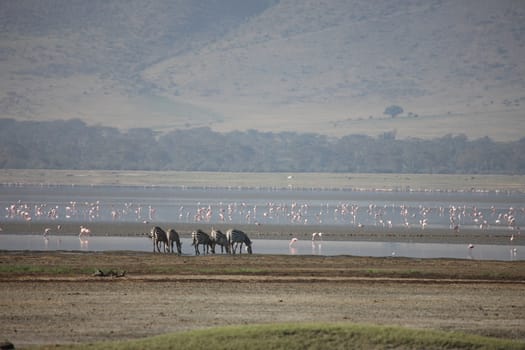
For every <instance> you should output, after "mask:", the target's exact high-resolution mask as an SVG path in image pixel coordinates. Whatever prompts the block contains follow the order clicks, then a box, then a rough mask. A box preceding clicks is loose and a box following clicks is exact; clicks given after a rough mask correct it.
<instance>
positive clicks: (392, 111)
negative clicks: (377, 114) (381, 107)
mask: <svg viewBox="0 0 525 350" xmlns="http://www.w3.org/2000/svg"><path fill="white" fill-rule="evenodd" d="M401 113H403V108H402V107H400V106H397V105H392V106H389V107H387V108H385V111H384V112H383V114H388V115H389V116H391V117H392V118H395V117H397V116H398V115H399V114H401Z"/></svg>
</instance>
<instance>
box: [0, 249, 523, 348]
mask: <svg viewBox="0 0 525 350" xmlns="http://www.w3.org/2000/svg"><path fill="white" fill-rule="evenodd" d="M30 267H32V269H30ZM97 269H100V270H101V271H102V272H104V273H106V274H111V272H115V273H117V274H122V273H123V272H124V271H125V275H124V276H121V277H116V276H105V277H101V276H94V272H95V271H96V270H97ZM0 291H1V296H0V338H5V339H8V340H10V341H11V342H13V343H14V344H15V345H16V346H17V348H23V347H24V346H27V345H30V344H47V343H70V342H94V341H100V340H117V339H130V338H140V337H146V336H151V335H156V334H162V333H167V332H175V331H181V330H188V329H195V328H202V327H213V326H219V325H232V324H252V323H271V322H305V321H326V322H359V323H373V324H393V325H401V326H407V327H416V328H431V329H440V330H456V331H464V332H469V333H475V334H482V335H490V336H496V337H508V338H514V339H520V340H524V341H525V327H524V325H525V262H524V261H518V262H496V261H472V260H450V259H438V260H431V259H423V260H420V259H403V258H362V257H349V256H339V257H318V256H280V255H279V256H272V255H257V254H254V255H251V256H247V255H243V256H239V255H236V256H226V255H215V256H198V257H195V256H183V257H179V256H175V255H170V256H168V255H164V254H152V253H141V252H108V253H82V252H0Z"/></svg>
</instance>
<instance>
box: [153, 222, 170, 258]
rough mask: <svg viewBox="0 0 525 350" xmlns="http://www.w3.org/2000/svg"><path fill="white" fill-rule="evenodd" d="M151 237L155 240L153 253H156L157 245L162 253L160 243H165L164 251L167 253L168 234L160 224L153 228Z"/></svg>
mask: <svg viewBox="0 0 525 350" xmlns="http://www.w3.org/2000/svg"><path fill="white" fill-rule="evenodd" d="M151 239H152V240H153V253H155V247H157V251H158V252H159V253H160V244H161V243H163V244H164V253H166V246H167V245H168V236H167V234H166V231H164V230H163V229H162V228H160V227H159V226H155V227H153V228H152V229H151Z"/></svg>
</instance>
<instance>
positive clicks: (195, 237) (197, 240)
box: [191, 229, 212, 255]
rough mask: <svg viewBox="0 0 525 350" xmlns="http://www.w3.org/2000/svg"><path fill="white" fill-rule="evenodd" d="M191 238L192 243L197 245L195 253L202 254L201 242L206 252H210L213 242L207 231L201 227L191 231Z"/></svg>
mask: <svg viewBox="0 0 525 350" xmlns="http://www.w3.org/2000/svg"><path fill="white" fill-rule="evenodd" d="M191 240H192V243H191V245H193V246H195V255H200V254H201V252H200V251H199V244H202V248H203V250H204V254H208V252H209V247H210V246H211V244H212V242H211V238H210V236H209V235H208V234H207V233H206V232H204V231H202V230H200V229H199V230H197V231H193V232H192V233H191Z"/></svg>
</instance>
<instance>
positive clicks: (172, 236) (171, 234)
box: [166, 229, 182, 255]
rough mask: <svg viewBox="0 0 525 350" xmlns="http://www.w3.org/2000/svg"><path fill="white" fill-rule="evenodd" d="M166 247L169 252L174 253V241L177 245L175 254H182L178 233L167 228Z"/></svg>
mask: <svg viewBox="0 0 525 350" xmlns="http://www.w3.org/2000/svg"><path fill="white" fill-rule="evenodd" d="M166 236H167V241H168V249H169V251H170V252H172V253H174V250H173V244H174V243H175V245H176V247H177V254H178V255H181V254H182V243H181V242H180V238H179V234H178V233H177V231H175V230H174V229H169V230H168V233H167V235H166Z"/></svg>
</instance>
